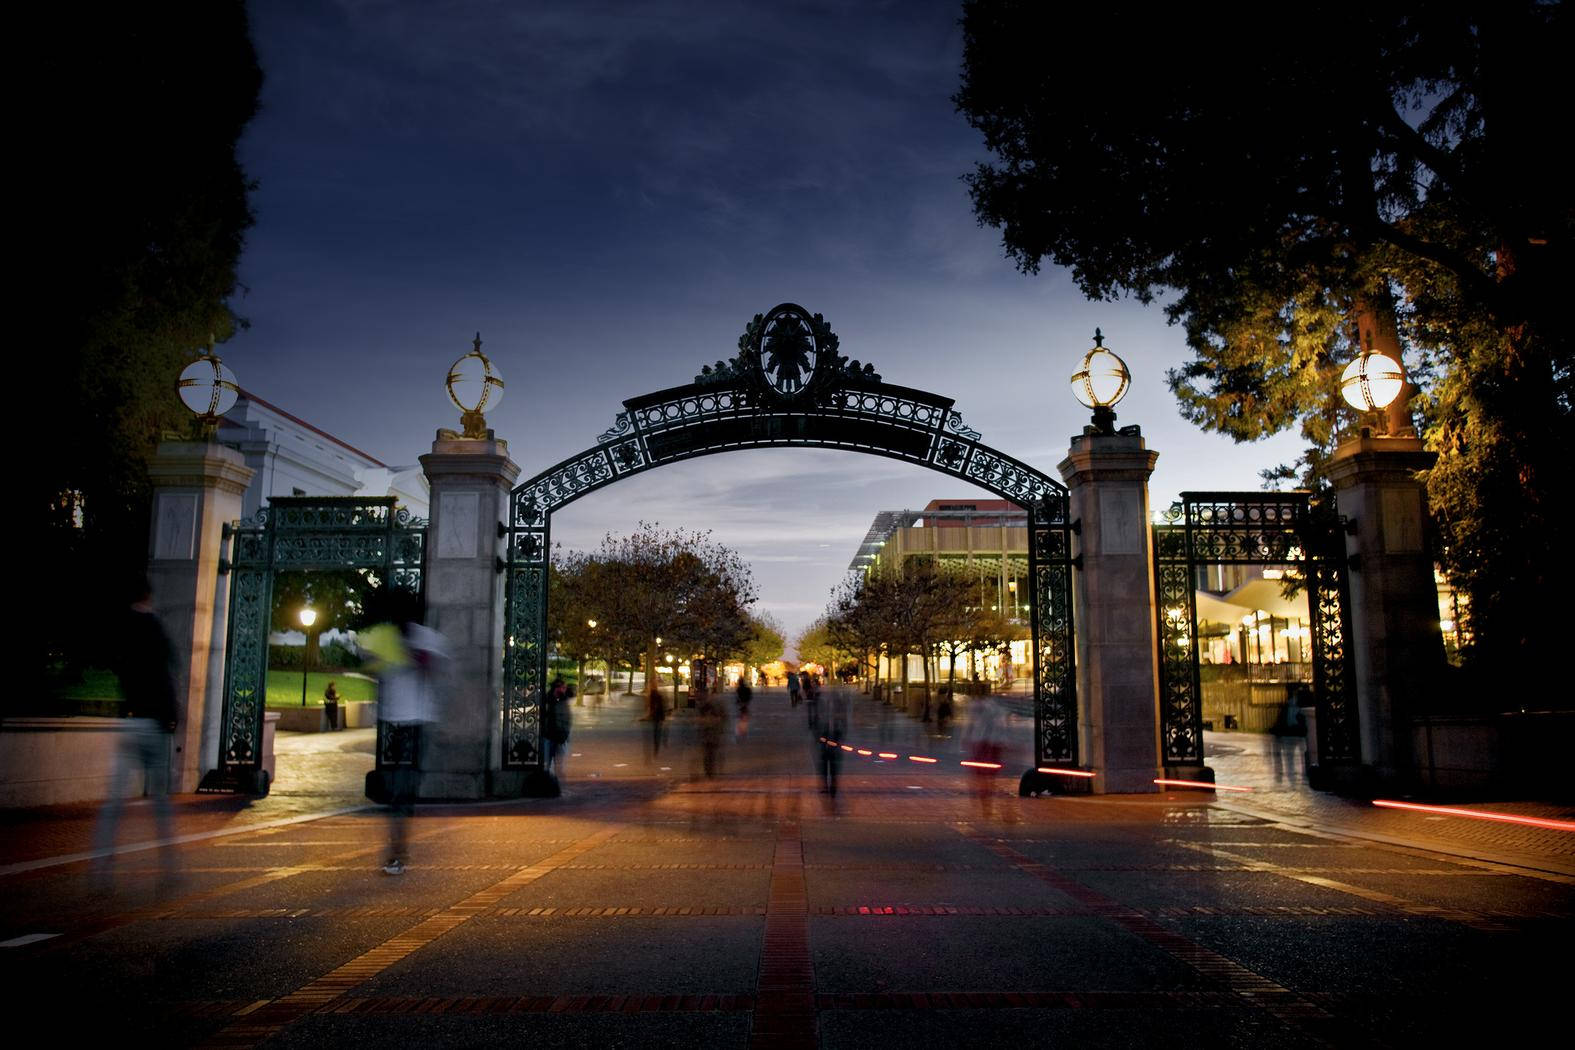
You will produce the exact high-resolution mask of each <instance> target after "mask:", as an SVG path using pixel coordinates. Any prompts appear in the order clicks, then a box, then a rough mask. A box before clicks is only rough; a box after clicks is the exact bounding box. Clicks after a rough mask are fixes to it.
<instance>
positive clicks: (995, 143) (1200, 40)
mask: <svg viewBox="0 0 1575 1050" xmlns="http://www.w3.org/2000/svg"><path fill="white" fill-rule="evenodd" d="M1296 15H1297V23H1296V25H1295V26H1294V27H1286V26H1284V25H1281V24H1278V23H1276V21H1275V20H1273V19H1266V18H1261V17H1256V16H1254V17H1247V18H1244V17H1240V12H1230V13H1229V14H1228V15H1221V16H1220V17H1229V18H1230V19H1231V24H1230V26H1229V32H1228V37H1229V39H1230V41H1231V47H1230V51H1229V55H1228V57H1227V56H1225V55H1222V54H1221V53H1220V42H1221V40H1222V39H1223V38H1224V36H1225V34H1224V33H1223V31H1222V28H1221V26H1219V25H1218V24H1211V23H1210V21H1209V20H1208V19H1207V18H1204V17H1201V16H1200V15H1199V14H1198V12H1197V11H1195V10H1193V9H1190V8H1163V7H1161V8H1154V7H1151V6H1149V5H1135V4H1129V3H1115V4H1103V5H1100V6H1099V7H1097V8H1093V9H1089V10H1087V11H1084V12H1082V13H1081V15H1080V19H1079V26H1078V29H1079V34H1080V35H1082V36H1085V37H1087V38H1089V39H1096V40H1100V39H1105V40H1119V41H1120V60H1119V63H1112V62H1111V61H1110V56H1109V54H1108V53H1107V52H1105V51H1103V50H1101V49H1098V48H1089V47H1083V46H1070V47H1064V48H1047V47H1046V46H1045V41H1046V40H1049V39H1054V37H1055V35H1056V31H1057V28H1058V27H1057V25H1056V24H1055V23H1056V21H1057V20H1058V17H1059V16H1058V13H1057V12H1055V11H1053V10H1051V9H1049V8H1044V7H1042V6H1041V5H1035V4H1031V3H1027V2H1023V0H971V2H969V3H967V4H966V5H965V8H964V36H965V44H964V48H965V54H964V71H963V80H962V86H961V89H960V91H959V92H958V94H957V95H956V96H955V99H954V101H955V102H956V103H957V106H958V108H959V109H960V110H961V112H963V113H964V114H965V115H966V116H967V118H968V120H969V122H970V123H971V124H972V125H973V126H974V127H976V128H977V129H978V130H979V131H981V132H982V133H983V135H984V140H985V144H986V146H987V147H988V148H989V149H990V151H991V152H992V153H993V154H994V155H995V160H994V162H993V163H990V164H981V165H979V166H978V168H977V169H976V170H975V171H974V172H973V173H972V174H971V175H970V176H968V177H967V181H968V184H969V188H970V192H971V194H972V199H973V203H974V209H975V213H976V215H977V216H978V218H979V220H980V222H981V223H988V224H991V225H996V226H999V227H1001V229H1002V231H1003V239H1004V244H1005V248H1006V251H1007V253H1008V254H1009V255H1010V256H1011V257H1012V258H1013V259H1014V260H1015V261H1016V262H1017V264H1018V266H1019V267H1020V268H1021V269H1022V270H1024V271H1025V272H1029V273H1032V272H1036V271H1037V270H1038V268H1039V266H1040V265H1041V262H1042V261H1043V260H1049V261H1051V262H1053V263H1055V264H1057V265H1061V266H1065V267H1069V268H1070V269H1071V272H1072V276H1073V278H1074V279H1075V280H1076V281H1077V283H1078V285H1079V286H1080V287H1081V288H1082V290H1083V291H1084V293H1085V294H1087V295H1088V296H1089V297H1090V298H1097V299H1106V298H1113V297H1116V296H1119V295H1123V294H1129V295H1133V296H1135V297H1137V298H1138V299H1139V300H1140V301H1143V302H1150V301H1154V300H1155V299H1158V298H1161V297H1163V298H1164V299H1165V302H1166V306H1165V309H1166V311H1167V314H1168V316H1169V317H1170V319H1171V321H1172V322H1173V323H1180V324H1181V325H1182V327H1183V329H1184V331H1185V333H1186V341H1187V345H1188V347H1189V348H1190V350H1191V352H1192V355H1193V357H1192V359H1191V360H1190V361H1189V362H1188V363H1186V364H1185V365H1184V366H1183V367H1181V368H1179V369H1176V370H1174V371H1173V372H1171V373H1170V376H1169V380H1170V384H1171V387H1172V389H1173V390H1174V391H1175V393H1176V395H1177V397H1178V399H1179V401H1180V404H1181V407H1182V412H1183V414H1184V415H1185V416H1186V417H1187V418H1189V419H1191V420H1192V421H1193V422H1195V423H1197V424H1199V425H1201V426H1203V427H1205V428H1207V429H1211V430H1217V431H1219V432H1221V433H1224V434H1228V435H1230V436H1231V437H1233V438H1235V439H1236V440H1238V441H1248V440H1253V439H1256V438H1260V437H1263V436H1266V435H1268V434H1272V433H1276V432H1279V431H1282V430H1284V429H1286V428H1289V427H1292V426H1297V425H1299V426H1300V428H1301V433H1302V436H1303V437H1304V438H1305V439H1306V440H1307V442H1308V444H1309V453H1308V456H1307V457H1306V461H1305V463H1304V467H1305V468H1307V470H1310V471H1316V469H1317V467H1318V466H1319V465H1320V463H1321V461H1322V459H1323V457H1324V456H1325V455H1326V454H1327V451H1328V450H1329V449H1330V448H1331V447H1332V445H1333V444H1334V443H1335V441H1337V440H1338V438H1339V437H1340V435H1341V433H1342V431H1343V430H1344V429H1346V428H1348V427H1350V425H1351V424H1352V423H1353V422H1359V421H1355V420H1351V419H1350V416H1349V413H1348V412H1347V411H1346V410H1344V409H1342V408H1341V407H1340V406H1339V402H1338V400H1337V398H1336V392H1335V391H1336V388H1335V383H1336V377H1337V375H1338V372H1339V371H1340V369H1341V367H1342V366H1343V364H1344V362H1345V361H1347V360H1349V359H1350V358H1352V357H1353V356H1355V355H1356V354H1357V353H1358V352H1359V351H1360V349H1362V348H1363V347H1364V346H1366V345H1367V344H1368V340H1369V339H1372V338H1373V337H1374V333H1377V334H1379V335H1381V334H1382V333H1383V332H1384V331H1385V330H1386V328H1387V326H1388V325H1389V324H1390V323H1391V321H1392V322H1393V323H1394V325H1395V328H1396V333H1397V335H1398V336H1399V337H1400V338H1401V339H1403V340H1404V342H1405V344H1406V347H1407V351H1408V352H1407V354H1406V357H1407V360H1408V363H1409V364H1410V365H1411V368H1412V374H1413V378H1414V379H1416V380H1417V381H1418V382H1419V386H1420V388H1421V397H1420V398H1419V399H1418V400H1417V401H1416V402H1415V407H1417V408H1419V409H1421V410H1422V411H1423V413H1424V423H1425V433H1426V438H1427V441H1428V443H1429V446H1430V447H1431V448H1432V449H1434V450H1435V451H1436V452H1437V453H1438V454H1439V461H1438V465H1437V466H1436V467H1435V468H1434V469H1433V470H1432V471H1430V472H1429V473H1428V475H1427V483H1428V490H1429V493H1430V497H1431V503H1432V509H1433V511H1434V514H1435V516H1436V517H1437V519H1438V522H1439V524H1440V526H1441V529H1442V534H1443V540H1444V549H1443V552H1442V554H1443V559H1444V562H1445V565H1446V568H1447V570H1448V571H1449V573H1450V575H1451V577H1452V579H1453V580H1454V581H1455V582H1456V583H1457V585H1459V586H1461V587H1462V588H1463V589H1464V590H1465V591H1466V592H1467V594H1468V596H1469V599H1470V605H1471V610H1472V619H1473V623H1472V626H1473V629H1474V631H1475V635H1476V638H1477V640H1478V643H1479V645H1480V646H1481V647H1482V649H1483V650H1484V652H1483V653H1481V654H1479V655H1481V656H1483V657H1491V659H1493V660H1504V659H1511V660H1512V659H1526V658H1529V657H1531V656H1533V655H1534V653H1533V652H1532V650H1534V649H1536V648H1537V642H1538V639H1539V637H1541V638H1542V640H1543V641H1547V640H1548V638H1547V636H1546V632H1547V631H1549V630H1551V624H1550V623H1549V618H1546V617H1537V616H1529V615H1526V613H1527V610H1528V609H1531V608H1535V607H1536V606H1537V604H1538V602H1539V601H1540V600H1541V596H1542V595H1543V594H1544V593H1545V588H1546V585H1547V582H1548V573H1549V572H1550V567H1551V566H1552V565H1555V564H1558V562H1559V558H1558V553H1559V551H1558V550H1557V543H1558V541H1557V539H1556V536H1557V529H1558V525H1559V524H1561V522H1562V520H1563V519H1564V518H1565V517H1566V511H1567V508H1568V499H1567V496H1566V494H1565V492H1564V488H1565V485H1564V481H1563V478H1564V474H1565V473H1566V471H1567V462H1568V456H1569V454H1570V453H1571V451H1575V448H1572V441H1571V432H1570V416H1571V407H1572V405H1575V390H1572V376H1575V369H1572V362H1571V340H1570V321H1569V315H1568V311H1566V310H1564V309H1563V304H1562V302H1560V300H1559V299H1558V298H1557V296H1558V294H1559V292H1560V291H1561V290H1562V289H1563V288H1564V287H1566V286H1567V284H1568V278H1569V277H1570V276H1571V270H1572V266H1571V260H1572V237H1571V234H1572V233H1575V208H1572V207H1571V191H1570V183H1569V180H1568V178H1567V174H1566V169H1565V168H1564V166H1563V165H1562V162H1561V161H1560V159H1559V154H1560V147H1559V145H1558V143H1559V142H1560V141H1561V136H1559V135H1557V134H1555V133H1553V130H1552V129H1553V127H1554V126H1556V125H1557V124H1558V121H1559V116H1558V115H1559V114H1564V115H1566V116H1567V115H1568V113H1569V112H1570V101H1571V98H1570V81H1569V78H1568V76H1567V73H1566V71H1565V68H1564V66H1565V61H1564V56H1567V55H1568V54H1569V53H1570V50H1571V49H1570V33H1569V18H1568V13H1567V11H1566V9H1565V7H1564V5H1561V4H1546V3H1537V2H1534V0H1509V2H1505V3H1496V4H1491V5H1488V4H1481V5H1431V6H1427V7H1425V8H1415V5H1398V4H1377V5H1373V4H1362V5H1357V4H1342V3H1335V4H1315V5H1313V6H1311V7H1307V6H1305V5H1304V6H1303V7H1301V8H1298V9H1297V12H1296ZM1391 304H1392V306H1391ZM1374 422H1375V423H1378V422H1380V421H1374ZM1404 422H1405V419H1404V411H1403V409H1402V410H1401V411H1400V412H1397V413H1396V418H1395V420H1393V421H1391V424H1390V428H1391V429H1393V427H1394V426H1395V424H1396V423H1398V424H1399V425H1402V426H1403V425H1404ZM1304 473H1305V472H1304Z"/></svg>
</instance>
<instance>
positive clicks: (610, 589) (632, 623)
mask: <svg viewBox="0 0 1575 1050" xmlns="http://www.w3.org/2000/svg"><path fill="white" fill-rule="evenodd" d="M559 573H560V574H561V577H562V578H563V579H564V580H571V581H574V582H573V586H574V587H575V588H578V590H577V592H576V594H575V597H574V599H573V604H571V606H569V608H572V609H573V612H572V615H573V616H574V617H575V618H576V619H578V620H579V621H581V622H583V621H585V620H589V619H595V620H596V622H597V627H596V632H597V634H598V635H601V634H603V633H605V637H607V638H608V639H609V641H608V646H609V648H608V650H607V651H609V652H617V653H619V654H620V655H635V654H640V653H644V654H645V657H646V661H645V662H646V681H647V682H654V681H656V666H657V663H658V662H659V660H658V657H659V653H658V649H657V644H656V639H657V638H661V639H662V646H663V648H664V649H665V650H666V651H677V652H680V653H682V654H684V655H685V656H688V655H692V654H704V655H706V656H709V657H711V658H713V659H716V658H721V657H724V656H729V655H734V654H736V653H739V652H742V651H743V649H744V646H745V644H746V642H747V641H748V639H749V638H750V637H752V635H753V632H754V626H753V625H752V624H751V622H750V619H749V615H748V608H749V606H751V605H753V604H754V602H755V584H754V578H753V576H752V575H751V574H750V571H749V566H748V565H747V564H745V563H744V561H743V559H742V558H740V557H739V556H738V554H737V552H736V551H733V550H732V549H731V548H729V547H726V546H723V545H722V544H720V543H717V542H716V541H714V540H712V539H711V538H710V533H709V532H704V533H693V532H685V531H684V530H682V529H676V530H666V529H663V528H661V526H660V525H659V524H655V523H647V522H641V523H640V526H639V529H638V531H636V532H634V533H632V534H630V535H628V536H616V537H615V536H613V535H612V534H611V533H609V534H608V535H607V536H606V537H605V538H604V539H603V540H602V544H601V546H600V547H599V548H598V549H597V550H595V551H589V552H573V553H570V554H567V555H563V556H562V557H561V558H560V559H559ZM551 617H552V619H553V620H554V621H560V626H559V627H557V628H553V627H552V626H551V624H549V630H559V631H562V632H564V636H565V637H567V636H568V633H569V631H571V630H578V628H577V627H576V628H567V627H566V626H565V625H564V624H563V622H562V621H561V618H560V614H559V612H558V610H556V609H552V610H551ZM779 651H780V650H779ZM636 658H638V657H637V656H636Z"/></svg>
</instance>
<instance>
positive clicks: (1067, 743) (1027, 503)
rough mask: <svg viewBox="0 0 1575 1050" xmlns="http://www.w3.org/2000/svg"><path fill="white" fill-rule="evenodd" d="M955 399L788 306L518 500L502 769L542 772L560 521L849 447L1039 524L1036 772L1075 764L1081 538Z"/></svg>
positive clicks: (633, 406) (624, 415) (1061, 500)
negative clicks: (667, 477)
mask: <svg viewBox="0 0 1575 1050" xmlns="http://www.w3.org/2000/svg"><path fill="white" fill-rule="evenodd" d="M980 437H981V435H980V434H979V432H978V431H976V430H973V429H971V428H970V427H968V426H966V425H965V424H964V423H963V420H962V416H961V415H960V414H959V413H958V412H956V411H955V410H954V409H953V408H952V400H951V399H950V398H946V397H941V396H940V395H938V394H932V393H929V392H927V391H923V390H916V389H913V388H911V387H904V386H896V385H893V384H890V383H886V382H884V381H883V380H882V379H881V377H880V375H878V374H877V373H876V372H875V369H874V367H873V366H871V365H868V364H861V363H860V362H858V361H850V360H848V359H847V358H846V357H844V356H843V355H842V354H840V353H839V352H838V342H837V337H836V335H835V334H833V333H832V331H831V327H830V326H829V325H828V324H827V323H826V321H825V319H824V318H823V317H822V316H821V315H820V314H813V315H812V314H810V313H809V312H808V311H806V310H805V309H804V308H803V307H800V306H797V305H794V304H792V303H784V304H782V305H780V306H778V307H776V308H774V309H772V310H771V311H769V312H768V313H765V314H756V315H755V318H754V320H752V321H750V323H749V325H748V327H746V328H745V330H744V334H743V335H742V336H740V337H739V340H738V354H737V356H735V357H733V358H732V359H730V360H728V361H718V362H716V364H715V365H708V366H706V367H705V368H703V369H702V370H701V373H700V374H699V375H697V376H696V377H695V379H694V382H692V383H689V384H686V385H684V386H678V387H671V388H669V389H666V390H659V391H656V392H655V393H651V394H646V395H645V396H643V397H637V398H632V399H630V400H628V401H625V402H624V410H623V411H622V412H620V413H618V415H617V417H616V418H615V419H614V421H613V425H612V426H611V427H610V428H608V430H607V431H606V432H604V433H603V434H602V435H601V436H600V437H599V438H597V442H596V444H595V445H594V446H593V447H591V448H588V449H586V450H585V451H584V452H581V453H579V454H578V455H575V456H571V457H569V458H568V459H566V460H564V461H563V462H561V463H559V464H557V465H556V466H553V467H549V468H548V469H547V470H544V471H542V472H541V473H540V474H538V475H536V476H535V477H533V478H531V479H530V480H529V481H526V482H525V483H523V484H521V485H519V486H517V487H516V488H515V489H514V491H513V496H512V500H511V508H510V521H509V537H508V547H507V554H506V557H505V559H504V565H503V568H504V570H505V571H506V572H507V574H508V580H507V587H506V593H507V610H506V620H505V622H506V624H507V631H508V637H507V638H506V639H505V646H504V697H503V723H504V724H503V765H504V766H505V767H506V768H523V767H530V766H536V765H539V763H540V755H541V750H540V739H539V717H538V713H539V708H538V704H539V699H540V696H541V692H542V686H543V683H545V682H546V681H547V564H548V559H549V557H550V551H551V545H550V532H551V524H552V514H553V512H554V511H556V510H558V509H560V508H562V507H564V506H566V505H568V504H569V503H572V502H574V501H575V500H577V499H579V498H580V497H582V496H585V495H587V494H589V493H591V492H594V491H596V490H597V489H600V488H602V487H604V486H607V485H611V484H612V483H614V482H616V481H619V480H622V479H623V478H626V477H629V476H630V475H633V474H638V473H641V472H643V471H647V470H651V469H653V468H655V467H659V466H664V465H666V464H669V463H678V462H681V461H683V460H686V459H695V458H698V457H700V456H711V455H716V454H718V453H722V452H731V451H734V450H737V449H746V448H837V449H846V450H849V451H853V452H862V453H866V454H869V455H877V456H885V457H887V458H890V459H896V460H901V461H903V462H906V463H916V464H919V465H921V466H925V467H929V468H930V469H932V470H936V471H939V472H940V473H943V474H950V475H952V476H953V477H957V478H961V479H962V480H964V481H967V482H969V483H971V484H973V485H977V486H978V487H980V488H982V489H986V490H988V491H990V492H992V493H994V494H996V495H998V496H1000V497H1001V498H1003V499H1006V500H1010V501H1011V502H1013V503H1016V504H1018V505H1019V506H1021V507H1023V508H1024V509H1025V510H1026V511H1027V512H1028V518H1029V545H1028V547H1029V553H1028V567H1029V578H1030V579H1031V580H1032V581H1033V586H1032V587H1031V588H1030V593H1029V609H1030V623H1031V630H1032V648H1033V653H1034V657H1035V660H1034V664H1035V668H1034V712H1035V734H1034V741H1035V743H1034V749H1035V757H1036V759H1037V761H1038V763H1039V764H1040V765H1057V766H1070V765H1076V763H1077V693H1076V676H1075V673H1074V665H1073V654H1074V652H1075V646H1074V639H1073V625H1072V588H1071V572H1072V558H1071V535H1070V534H1071V523H1070V522H1069V521H1068V516H1067V514H1068V502H1067V491H1066V487H1065V486H1064V485H1062V484H1061V483H1060V482H1058V481H1056V480H1054V479H1053V478H1051V477H1049V476H1048V475H1046V474H1044V473H1042V472H1041V471H1038V470H1035V469H1034V468H1033V467H1030V466H1029V465H1028V464H1026V463H1023V462H1021V461H1020V460H1017V459H1014V458H1012V457H1011V456H1008V455H1006V454H1005V453H1002V452H998V451H996V450H995V449H993V448H990V447H989V446H988V445H986V444H984V443H983V442H982V441H981V440H980Z"/></svg>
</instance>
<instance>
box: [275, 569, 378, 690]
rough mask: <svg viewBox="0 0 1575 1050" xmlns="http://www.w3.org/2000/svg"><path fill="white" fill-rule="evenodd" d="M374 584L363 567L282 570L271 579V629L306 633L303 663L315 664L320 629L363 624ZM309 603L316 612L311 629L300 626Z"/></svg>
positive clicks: (328, 629) (350, 627) (374, 589)
mask: <svg viewBox="0 0 1575 1050" xmlns="http://www.w3.org/2000/svg"><path fill="white" fill-rule="evenodd" d="M376 589H377V587H376V585H375V584H374V583H373V582H372V580H371V579H370V578H369V577H368V574H367V573H366V572H365V571H364V570H357V569H339V570H314V571H312V572H282V573H279V574H277V575H276V576H275V577H274V580H273V610H272V615H271V617H270V620H269V624H268V627H269V630H272V631H302V633H303V634H305V636H306V653H305V656H304V659H305V660H306V666H308V667H314V666H317V664H318V656H317V647H318V640H319V638H321V636H322V634H323V632H324V631H330V630H334V629H335V628H339V629H357V628H360V627H364V626H366V623H365V615H364V614H365V613H366V612H367V610H368V607H369V605H370V600H371V597H372V594H373V592H374V591H376ZM307 606H310V607H311V608H312V609H314V610H316V612H317V619H316V620H315V621H314V622H313V623H312V626H311V628H309V629H304V628H302V626H301V621H300V612H301V610H302V609H303V608H305V607H307Z"/></svg>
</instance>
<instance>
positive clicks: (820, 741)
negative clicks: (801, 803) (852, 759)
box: [811, 686, 848, 798]
mask: <svg viewBox="0 0 1575 1050" xmlns="http://www.w3.org/2000/svg"><path fill="white" fill-rule="evenodd" d="M811 709H812V710H813V711H815V712H816V714H817V716H819V717H818V720H817V723H816V728H815V730H814V734H815V736H814V740H815V746H816V748H817V749H818V752H819V762H818V765H819V769H818V770H817V772H818V773H819V774H820V790H821V791H822V792H824V793H825V794H827V795H829V796H831V797H832V798H836V796H837V773H838V771H839V770H840V769H841V767H842V748H841V747H839V746H838V745H839V744H841V743H842V737H843V734H844V733H846V732H847V728H848V710H847V698H846V697H845V696H843V694H842V690H841V689H840V688H837V687H835V686H834V687H832V689H831V690H830V691H829V692H827V693H826V694H825V695H824V696H821V697H819V698H818V699H817V700H816V702H815V703H814V704H813V705H812V708H811Z"/></svg>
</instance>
